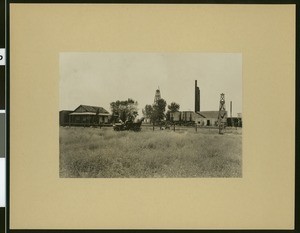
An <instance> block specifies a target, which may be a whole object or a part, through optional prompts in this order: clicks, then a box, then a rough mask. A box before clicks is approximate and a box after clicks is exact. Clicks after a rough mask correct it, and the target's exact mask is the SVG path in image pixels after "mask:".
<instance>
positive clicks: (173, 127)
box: [173, 124, 175, 132]
mask: <svg viewBox="0 0 300 233" xmlns="http://www.w3.org/2000/svg"><path fill="white" fill-rule="evenodd" d="M173 130H174V132H175V124H174V125H173Z"/></svg>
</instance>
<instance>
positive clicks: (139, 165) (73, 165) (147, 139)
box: [59, 127, 242, 178]
mask: <svg viewBox="0 0 300 233" xmlns="http://www.w3.org/2000/svg"><path fill="white" fill-rule="evenodd" d="M217 132H218V131H217V130H210V129H198V132H195V130H193V129H186V130H178V131H175V132H173V131H172V130H163V131H160V130H156V131H152V130H150V128H149V129H147V128H143V129H142V131H141V132H128V131H122V132H115V131H113V130H112V128H101V129H99V128H76V127H74V128H68V127H66V128H63V127H61V128H60V137H59V140H60V177H110V178H114V177H241V176H242V135H241V131H240V130H235V129H233V130H231V131H228V132H227V134H224V135H219V134H218V133H217Z"/></svg>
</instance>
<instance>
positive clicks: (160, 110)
mask: <svg viewBox="0 0 300 233" xmlns="http://www.w3.org/2000/svg"><path fill="white" fill-rule="evenodd" d="M166 106H167V103H166V101H165V100H164V99H159V100H157V101H156V103H155V104H153V113H152V117H151V118H152V121H153V122H160V121H161V120H163V119H164V118H165V111H166Z"/></svg>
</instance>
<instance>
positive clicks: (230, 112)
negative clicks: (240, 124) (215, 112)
mask: <svg viewBox="0 0 300 233" xmlns="http://www.w3.org/2000/svg"><path fill="white" fill-rule="evenodd" d="M230 117H232V101H230Z"/></svg>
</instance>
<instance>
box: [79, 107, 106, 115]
mask: <svg viewBox="0 0 300 233" xmlns="http://www.w3.org/2000/svg"><path fill="white" fill-rule="evenodd" d="M80 107H82V108H83V109H84V110H85V111H86V112H90V113H97V112H98V113H99V114H109V112H108V111H107V110H105V109H104V108H102V107H97V106H89V105H79V106H78V107H77V108H76V109H75V110H74V112H76V110H77V109H79V108H80Z"/></svg>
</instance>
